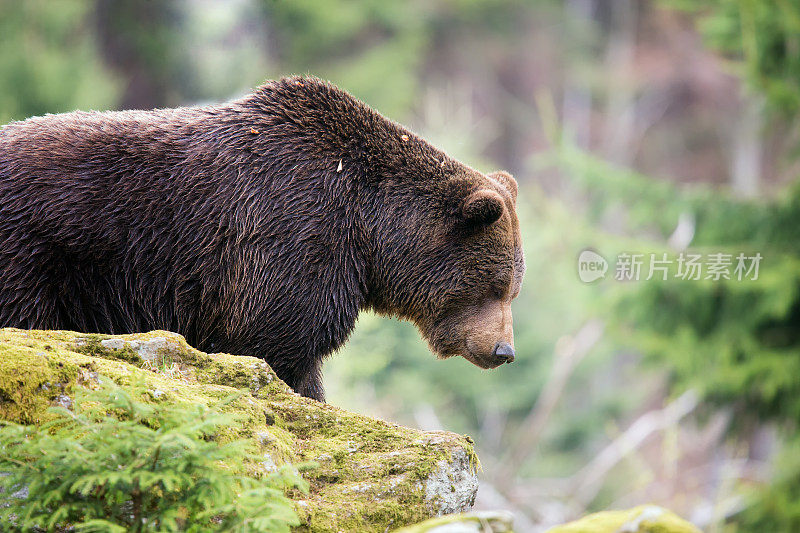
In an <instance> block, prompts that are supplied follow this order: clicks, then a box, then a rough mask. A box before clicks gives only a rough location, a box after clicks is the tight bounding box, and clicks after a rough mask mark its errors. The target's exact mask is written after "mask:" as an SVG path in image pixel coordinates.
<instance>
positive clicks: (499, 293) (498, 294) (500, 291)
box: [491, 283, 507, 300]
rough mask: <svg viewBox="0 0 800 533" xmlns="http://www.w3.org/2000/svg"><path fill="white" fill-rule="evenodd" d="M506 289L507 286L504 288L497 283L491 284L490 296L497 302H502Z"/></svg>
mask: <svg viewBox="0 0 800 533" xmlns="http://www.w3.org/2000/svg"><path fill="white" fill-rule="evenodd" d="M506 288H507V286H504V285H502V284H499V283H494V284H492V289H491V295H492V296H493V297H494V298H495V299H497V300H502V299H503V297H504V296H505V294H506Z"/></svg>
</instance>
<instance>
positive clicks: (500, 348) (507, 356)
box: [494, 342, 514, 363]
mask: <svg viewBox="0 0 800 533" xmlns="http://www.w3.org/2000/svg"><path fill="white" fill-rule="evenodd" d="M494 356H495V357H496V358H497V359H499V360H501V361H502V362H503V363H513V362H514V348H512V347H511V345H510V344H508V343H507V342H498V343H497V344H496V345H495V347H494Z"/></svg>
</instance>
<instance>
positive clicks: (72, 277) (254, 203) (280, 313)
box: [0, 77, 524, 399]
mask: <svg viewBox="0 0 800 533" xmlns="http://www.w3.org/2000/svg"><path fill="white" fill-rule="evenodd" d="M476 194H477V196H476ZM515 197H516V183H515V182H514V181H513V178H511V177H510V176H508V175H507V174H505V173H496V174H492V175H490V176H489V177H487V176H485V175H483V174H480V173H479V172H477V171H475V170H473V169H471V168H469V167H467V166H465V165H463V164H461V163H459V162H457V161H454V160H452V159H450V158H449V157H447V156H446V155H445V154H444V153H442V152H441V151H439V150H437V149H436V148H434V147H432V146H431V145H429V144H428V143H426V142H425V141H424V140H422V139H421V138H419V137H417V136H416V135H414V134H413V133H411V132H410V131H408V130H406V129H404V128H403V127H402V126H400V125H398V124H396V123H394V122H392V121H390V120H388V119H386V118H385V117H383V116H382V115H380V114H378V113H377V112H375V111H373V110H372V109H370V108H368V107H367V106H366V105H364V104H363V103H361V102H359V101H358V100H356V99H354V98H353V97H351V96H350V95H348V94H347V93H345V92H344V91H341V90H339V89H337V88H336V87H334V86H332V85H330V84H328V83H325V82H322V81H320V80H318V79H315V78H301V77H292V78H285V79H282V80H279V81H274V82H269V83H267V84H266V85H264V86H262V87H259V88H258V89H257V90H256V91H255V93H254V94H252V95H249V96H246V97H244V98H242V99H240V100H236V101H233V102H229V103H225V104H220V105H212V106H206V107H193V108H178V109H162V110H154V111H122V112H104V113H98V112H74V113H67V114H62V115H47V116H43V117H35V118H31V119H28V120H26V121H23V122H16V123H12V124H9V125H7V126H5V127H4V128H3V129H2V130H0V326H14V327H20V328H47V329H71V330H78V331H86V332H90V331H94V332H105V333H127V332H135V331H145V330H150V329H155V328H159V329H168V330H172V331H177V332H179V333H181V334H183V335H184V336H185V337H186V339H187V340H188V341H189V342H190V343H191V344H193V345H195V346H197V347H198V348H200V349H202V350H206V351H226V352H230V353H236V354H244V355H253V356H257V357H262V358H264V359H265V360H267V361H268V362H269V363H270V365H271V366H272V367H273V368H274V369H275V371H276V372H277V373H278V375H279V376H280V377H281V378H282V379H284V380H285V381H286V382H287V383H288V384H289V385H290V386H291V387H293V388H294V389H295V390H296V391H298V392H300V393H302V394H304V395H306V396H309V397H313V398H317V399H322V398H323V397H324V392H323V389H322V384H321V375H320V367H321V363H322V360H323V359H324V357H325V356H326V355H328V354H330V353H331V352H332V351H334V350H335V349H337V348H338V347H339V346H340V345H341V344H342V343H343V342H344V341H345V340H346V339H347V336H348V335H349V333H350V332H351V330H352V329H353V326H354V324H355V321H356V317H357V315H358V313H359V312H360V310H362V309H374V310H376V311H378V312H380V313H385V314H391V315H395V316H399V317H401V318H404V319H408V320H411V321H413V322H414V323H416V324H417V325H418V326H419V328H420V330H421V331H422V333H423V335H424V336H425V337H426V338H427V339H428V341H429V343H430V345H431V347H432V349H434V351H436V352H437V353H438V354H439V355H440V356H443V357H448V356H451V355H465V356H466V357H467V358H468V359H470V360H471V361H473V362H475V363H476V364H480V365H481V366H487V367H488V366H495V363H496V361H492V360H491V355H489V354H488V352H487V350H488V348H487V346H488V344H487V343H494V342H496V341H497V340H501V339H499V338H498V336H507V334H508V332H509V331H510V311H509V308H508V304H510V300H511V298H512V297H513V296H515V295H516V294H515V293H516V292H518V290H519V284H520V282H521V278H522V272H523V271H524V262H523V260H522V251H521V247H520V240H519V225H518V222H517V217H516V214H515V212H514V209H515V207H514V204H515ZM468 200H469V201H468ZM495 219H496V220H495ZM492 306H494V307H498V306H499V307H498V308H500V307H502V308H503V311H501V312H500V315H502V314H503V313H506V312H507V313H506V314H507V315H508V316H507V320H506V319H505V318H502V319H501V318H498V317H499V316H500V315H498V314H497V313H498V312H497V311H493V312H487V311H486V310H487V309H489V307H492ZM494 307H492V309H494ZM487 313H488V314H487ZM487 316H488V317H489V318H487ZM492 317H494V318H492ZM500 322H502V323H500ZM478 329H479V330H480V331H476V330H478ZM486 332H489V333H486ZM481 335H483V337H481ZM487 335H488V337H487ZM484 337H485V338H484ZM470 339H472V340H470ZM476 339H477V340H476ZM487 339H488V340H487ZM505 340H508V339H505ZM470 342H471V343H472V344H471V346H472V347H471V348H470ZM508 342H512V343H513V340H508ZM478 345H480V346H479V348H475V346H478Z"/></svg>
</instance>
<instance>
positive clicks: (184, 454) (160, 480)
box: [0, 382, 308, 532]
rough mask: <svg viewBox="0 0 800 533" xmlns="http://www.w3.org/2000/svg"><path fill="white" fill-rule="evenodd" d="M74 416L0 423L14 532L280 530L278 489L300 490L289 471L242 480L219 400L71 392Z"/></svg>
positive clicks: (285, 504) (8, 520) (284, 508)
mask: <svg viewBox="0 0 800 533" xmlns="http://www.w3.org/2000/svg"><path fill="white" fill-rule="evenodd" d="M76 396H77V397H76V400H75V406H74V410H69V409H66V408H64V407H57V408H53V410H54V412H56V413H57V414H58V415H59V417H58V418H57V419H55V420H53V421H51V422H49V423H46V424H44V425H42V426H41V427H38V428H37V427H33V426H21V425H17V424H12V423H7V422H1V423H0V424H2V425H0V450H1V451H2V453H0V472H4V473H6V474H5V475H3V476H0V521H1V522H3V523H4V524H10V527H11V530H13V531H31V530H34V529H39V528H40V529H44V530H47V531H59V530H62V529H64V528H67V527H74V528H75V530H76V531H87V532H88V531H106V532H123V531H134V532H145V531H289V526H292V525H298V524H299V521H298V518H297V516H296V514H295V512H294V510H293V507H292V504H291V502H290V500H288V499H287V498H286V497H285V495H284V490H285V489H289V488H298V489H300V490H302V491H307V489H308V487H307V484H306V482H305V481H304V480H302V479H301V478H300V477H299V476H298V475H297V473H296V471H295V470H293V469H292V468H291V467H288V466H286V467H283V468H282V469H281V470H279V471H278V472H276V473H273V474H271V475H269V476H267V477H265V478H263V479H255V478H252V477H248V476H246V475H244V474H243V468H244V462H245V461H246V460H247V459H248V452H247V446H248V443H247V442H245V441H233V442H228V443H224V444H222V443H219V442H217V441H216V440H215V439H216V437H215V435H216V432H217V431H218V430H219V429H220V428H222V427H225V426H229V425H231V424H235V423H236V419H235V417H233V416H232V415H229V414H224V413H222V412H221V411H220V407H222V406H223V405H224V404H225V403H228V402H230V401H232V400H233V399H235V397H234V398H227V399H225V400H222V401H221V402H220V403H219V404H217V405H215V406H212V407H210V408H209V407H206V406H203V405H192V406H187V407H176V406H174V405H172V406H168V405H162V404H159V403H153V402H152V398H150V397H151V396H152V393H150V392H148V391H146V390H145V389H144V388H143V387H139V386H133V387H129V388H122V387H119V386H116V385H114V384H112V383H110V382H103V383H102V385H101V387H100V388H99V389H98V390H88V389H79V390H78V391H77V393H76Z"/></svg>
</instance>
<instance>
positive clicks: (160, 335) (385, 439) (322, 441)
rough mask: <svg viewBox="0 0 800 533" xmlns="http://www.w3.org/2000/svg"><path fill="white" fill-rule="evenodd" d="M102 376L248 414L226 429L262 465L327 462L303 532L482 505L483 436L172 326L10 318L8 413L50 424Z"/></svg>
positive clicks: (314, 482) (5, 336) (378, 526)
mask: <svg viewBox="0 0 800 533" xmlns="http://www.w3.org/2000/svg"><path fill="white" fill-rule="evenodd" d="M100 376H105V377H107V378H110V379H112V380H113V381H115V382H116V383H118V384H121V385H125V384H130V383H133V382H138V383H144V384H145V386H146V387H147V388H148V389H149V390H150V391H152V393H151V396H152V398H153V401H157V402H174V403H198V402H199V403H204V404H206V405H211V404H214V403H216V402H218V401H219V400H220V399H222V398H226V397H228V396H230V395H231V393H234V392H236V391H237V390H240V391H244V394H242V395H241V396H239V397H238V398H237V399H236V400H234V401H233V402H231V403H229V404H227V405H226V406H225V407H224V408H225V409H228V410H232V411H235V412H236V413H237V414H238V415H239V416H240V418H241V420H242V422H241V423H240V424H239V425H238V426H237V427H231V428H226V429H225V430H224V431H222V432H221V435H220V436H219V438H220V440H222V441H224V440H226V439H235V438H245V439H249V440H251V441H252V443H253V450H255V451H257V453H258V454H259V455H260V457H261V460H260V461H256V462H253V464H249V465H248V471H249V472H251V473H252V475H259V474H260V473H264V472H271V471H274V470H275V468H276V467H277V466H278V465H280V464H284V463H302V462H316V463H317V464H318V467H317V468H314V469H311V470H309V471H306V472H304V473H303V476H304V477H305V478H306V479H307V480H308V481H309V484H310V487H311V489H310V492H309V494H307V495H301V494H299V493H298V494H292V496H293V497H295V498H296V501H297V506H296V508H297V511H298V515H299V516H300V518H301V520H302V521H303V525H302V526H300V528H299V531H381V532H383V531H386V530H387V528H389V529H392V528H397V527H400V526H404V525H407V524H412V523H416V522H419V521H422V520H425V519H427V518H430V517H432V516H436V515H440V514H443V513H450V512H458V511H464V510H467V509H469V507H471V505H472V502H473V501H474V498H475V492H476V490H477V478H476V473H475V471H476V469H477V468H478V461H477V457H476V456H475V452H474V450H473V447H472V443H471V440H469V438H468V437H463V436H459V435H455V434H452V433H446V432H433V433H431V432H422V431H418V430H414V429H410V428H405V427H402V426H397V425H393V424H389V423H387V422H384V421H381V420H376V419H372V418H369V417H366V416H362V415H358V414H355V413H350V412H347V411H344V410H342V409H338V408H336V407H334V406H331V405H328V404H322V403H319V402H315V401H313V400H310V399H307V398H303V397H300V396H299V395H297V394H295V393H294V392H292V391H291V389H289V388H288V387H287V386H286V384H284V383H283V382H282V381H281V380H280V379H278V377H277V376H276V375H275V373H274V372H273V371H272V369H271V368H270V367H269V365H267V364H266V363H265V362H264V361H262V360H260V359H257V358H254V357H244V356H235V355H229V354H206V353H204V352H200V351H198V350H196V349H194V348H192V347H190V346H189V345H188V344H187V343H186V341H185V340H184V339H183V337H181V336H180V335H177V334H175V333H170V332H166V331H153V332H150V333H142V334H134V335H116V336H112V335H94V334H92V335H87V334H81V333H74V332H69V331H25V330H18V329H12V328H6V329H0V419H3V420H9V421H13V422H18V423H23V424H40V423H42V422H44V421H46V420H47V419H49V417H51V416H52V415H51V414H50V413H48V411H47V409H48V408H49V407H51V406H54V405H62V406H65V407H69V405H70V403H71V401H72V398H73V397H74V394H73V389H74V387H75V386H76V385H82V386H88V387H92V386H95V384H96V383H97V382H98V380H99V377H100Z"/></svg>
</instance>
